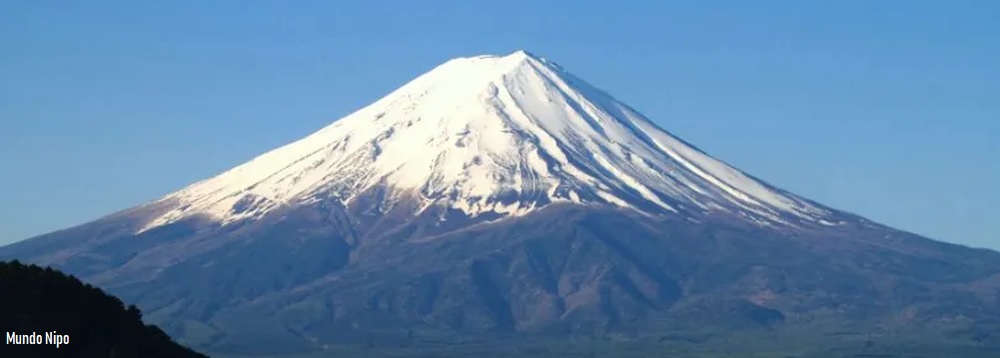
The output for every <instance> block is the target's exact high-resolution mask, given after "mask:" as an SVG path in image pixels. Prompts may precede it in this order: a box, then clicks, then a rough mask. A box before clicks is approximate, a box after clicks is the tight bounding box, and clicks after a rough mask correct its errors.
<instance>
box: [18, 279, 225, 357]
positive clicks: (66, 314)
mask: <svg viewBox="0 0 1000 358" xmlns="http://www.w3.org/2000/svg"><path fill="white" fill-rule="evenodd" d="M0 331H3V332H4V334H8V332H12V334H28V335H31V334H33V333H34V334H38V335H44V334H45V332H52V331H56V332H57V334H58V335H63V336H68V341H69V342H68V344H63V345H61V346H59V347H58V348H57V347H56V346H55V345H49V344H44V341H43V344H11V343H9V342H4V344H2V346H0V356H2V357H4V358H21V357H25V358H27V357H31V358H47V357H86V358H104V357H108V358H131V357H136V358H138V357H142V358H157V357H163V358H167V357H170V358H196V357H201V358H204V357H206V356H204V355H202V354H198V353H196V352H194V351H192V350H190V349H187V348H185V347H182V346H180V345H178V344H176V343H174V342H173V341H172V340H171V339H170V337H169V336H167V334H165V333H164V332H163V331H161V330H160V329H159V328H157V327H156V326H153V325H146V324H144V323H143V322H142V315H141V313H140V312H139V309H137V308H136V307H135V306H128V307H125V305H124V304H123V303H122V302H121V301H120V300H118V299H117V298H115V297H113V296H109V295H107V294H105V293H104V292H103V291H101V290H100V289H98V288H96V287H93V286H90V285H86V284H84V283H82V282H80V280H78V279H77V278H75V277H73V276H69V275H66V274H63V273H62V272H59V271H57V270H53V269H52V268H42V267H39V266H35V265H24V264H22V263H20V262H18V261H12V262H0ZM43 337H44V336H43ZM5 338H6V337H5Z"/></svg>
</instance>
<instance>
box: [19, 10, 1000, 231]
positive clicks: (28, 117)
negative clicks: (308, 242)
mask: <svg viewBox="0 0 1000 358" xmlns="http://www.w3.org/2000/svg"><path fill="white" fill-rule="evenodd" d="M998 18H1000V1H991V0H982V1H936V0H935V1H864V0H855V1H840V0H838V1H833V0H827V1H792V0H787V1H728V2H713V1H697V2H693V1H685V2H674V1H670V2H667V1H625V0H617V1H522V0H507V1H488V2H486V1H409V0H406V1H404V0H399V1H200V0H199V1H194V0H189V1H156V2H152V1H132V0H129V1H55V2H53V1H3V2H0V168H2V170H3V171H2V173H0V243H7V242H12V241H15V240H19V239H23V238H26V237H29V236H33V235H36V234H40V233H43V232H47V231H50V230H55V229H59V228H63V227H67V226H71V225H75V224H79V223H83V222H86V221H88V220H91V219H94V218H97V217H99V216H102V215H104V214H108V213H110V212H113V211H116V210H118V209H123V208H126V207H130V206H133V205H137V204H140V203H143V202H146V201H149V200H152V199H155V198H157V197H159V196H161V195H164V194H167V193H169V192H171V191H174V190H176V189H179V188H181V187H183V186H185V185H186V184H189V183H192V182H194V181H196V180H199V179H203V178H206V177H209V176H211V175H213V174H216V173H217V172H219V171H222V170H224V169H226V168H229V167H231V166H234V165H236V164H238V163H240V162H242V161H244V160H247V159H250V158H252V157H253V156H255V155H257V154H259V153H262V152H264V151H266V150H268V149H271V148H273V147H276V146H278V145H281V144H284V143H286V142H289V141H291V140H294V139H297V138H299V137H301V136H304V135H306V134H308V133H310V132H312V131H313V130H316V129H318V128H320V127H322V126H324V125H326V124H327V123H329V122H331V121H333V120H335V119H337V118H339V117H341V116H343V115H345V114H347V113H349V112H351V111H353V110H355V109H357V108H359V107H361V106H363V105H365V104H367V103H369V102H371V101H373V100H375V99H377V98H379V97H380V96H382V95H384V94H386V93H387V92H389V91H390V90H392V89H394V88H396V87H397V86H399V85H401V84H403V83H404V82H406V81H408V80H409V79H411V78H412V77H414V76H416V75H418V74H420V73H422V72H425V71H427V70H429V69H430V68H432V67H434V66H435V65H436V64H438V63H440V62H443V61H445V60H446V59H449V58H452V57H457V56H467V55H476V54H484V53H508V52H511V51H513V50H516V49H527V50H529V51H532V52H534V53H536V54H538V55H540V56H543V57H547V58H550V59H553V60H555V61H557V62H559V63H560V64H562V65H563V66H565V67H567V68H568V69H569V70H570V71H572V72H574V73H576V74H577V75H579V76H580V77H583V78H585V79H587V80H588V81H589V82H591V83H592V84H594V85H596V86H598V87H601V88H603V89H605V90H607V91H608V92H610V93H611V94H613V95H615V96H616V97H618V98H619V99H621V100H623V101H624V102H626V103H629V104H631V105H632V106H633V107H635V108H637V109H638V110H639V111H641V112H643V113H645V114H646V115H647V116H649V117H650V118H652V119H653V120H654V121H656V122H657V123H659V124H660V125H661V126H663V127H664V128H666V129H667V130H669V131H672V132H673V133H675V134H677V135H679V136H681V137H682V138H684V139H686V140H688V141H690V142H693V143H694V144H696V145H698V146H699V147H700V148H702V149H704V150H706V151H708V152H709V153H711V154H713V155H715V156H716V157H719V158H721V159H723V160H725V161H727V162H729V163H731V164H733V165H735V166H737V167H740V168H742V169H744V170H745V171H747V172H749V173H751V174H753V175H755V176H758V177H760V178H764V179H765V180H767V181H769V182H771V183H772V184H775V185H777V186H780V187H783V188H786V189H788V190H791V191H793V192H796V193H799V194H801V195H804V196H807V197H809V198H812V199H814V200H817V201H820V202H822V203H825V204H828V205H831V206H833V207H836V208H840V209H845V210H848V211H852V212H855V213H859V214H862V215H865V216H868V217H870V218H872V219H874V220H877V221H880V222H883V223H886V224H889V225H892V226H895V227H898V228H902V229H905V230H909V231H913V232H916V233H920V234H924V235H926V236H929V237H932V238H936V239H940V240H944V241H950V242H957V243H962V244H967V245H971V246H977V247H991V248H996V249H1000V209H998V206H1000V21H997V19H998Z"/></svg>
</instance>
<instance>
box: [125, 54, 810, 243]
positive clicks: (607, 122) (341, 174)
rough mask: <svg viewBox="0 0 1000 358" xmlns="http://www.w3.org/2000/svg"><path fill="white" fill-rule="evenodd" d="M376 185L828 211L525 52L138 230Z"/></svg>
mask: <svg viewBox="0 0 1000 358" xmlns="http://www.w3.org/2000/svg"><path fill="white" fill-rule="evenodd" d="M373 189H384V190H385V192H386V193H387V194H386V195H384V196H383V199H382V200H384V201H385V202H386V205H389V206H391V205H392V204H393V203H395V202H396V201H399V200H416V201H419V205H418V206H419V207H421V208H427V207H429V206H431V205H442V206H446V207H449V208H453V209H457V210H461V211H463V212H465V213H466V214H467V215H469V216H478V215H480V214H482V213H486V212H490V213H494V214H497V215H500V216H507V215H519V214H523V213H526V212H529V211H531V210H534V209H537V208H540V207H542V206H544V205H547V204H549V203H552V202H574V203H580V204H586V205H614V206H618V207H623V208H629V209H632V210H636V211H639V212H642V213H645V214H649V215H685V214H704V213H711V212H725V213H729V214H735V215H739V216H742V217H745V218H747V219H749V220H754V221H757V222H760V223H766V224H791V223H792V222H793V221H810V222H820V221H821V218H823V217H825V216H827V215H828V214H829V211H828V210H827V209H824V208H821V207H819V206H818V205H816V204H813V203H811V202H809V201H807V200H804V199H801V198H799V197H797V196H794V195H792V194H789V193H786V192H784V191H781V190H778V189H775V188H772V187H770V186H768V185H767V184H765V183H762V182H760V181H758V180H756V179H754V178H751V177H749V176H747V175H745V174H743V173H741V172H740V171H738V170H736V169H734V168H732V167H730V166H728V165H726V164H725V163H722V162H721V161H718V160H716V159H714V158H712V157H710V156H708V155H706V154H704V153H702V152H701V151H699V150H698V149H696V148H694V147H692V146H690V145H688V144H686V143H684V142H683V141H681V140H679V139H677V138H675V137H674V136H672V135H671V134H669V133H667V132H665V131H663V130H661V129H659V128H658V127H657V126H656V125H654V124H653V123H652V122H651V121H649V120H647V119H646V118H645V117H643V116H642V115H641V114H639V113H637V112H636V111H634V110H632V109H631V108H629V107H628V106H626V105H624V104H622V103H620V102H618V101H617V100H615V99H614V98H612V97H611V96H609V95H607V94H605V93H604V92H602V91H600V90H597V89H596V88H594V87H593V86H590V85H589V84H587V83H586V82H584V81H582V80H580V79H579V78H577V77H575V76H573V75H572V74H570V73H569V72H567V71H565V70H564V69H562V68H561V67H560V66H558V65H556V64H555V63H552V62H550V61H548V60H545V59H543V58H540V57H538V56H535V55H533V54H531V53H529V52H526V51H517V52H514V53H512V54H509V55H506V56H489V55H487V56H476V57H467V58H458V59H454V60H450V61H448V62H446V63H444V64H442V65H440V66H438V67H436V68H434V69H433V70H431V71H429V72H427V73H425V74H423V75H421V76H419V77H417V78H416V79H414V80H412V81H410V82H409V83H407V84H405V85H404V86H402V87H400V88H399V89H398V90H396V91H394V92H392V93H390V94H389V95H387V96H385V97H383V98H382V99H379V100H378V101H376V102H375V103H373V104H371V105H369V106H367V107H364V108H362V109H360V110H358V111H356V112H354V113H352V114H350V115H348V116H346V117H344V118H342V119H340V120H337V121H335V122H334V123H333V124H331V125H329V126H327V127H325V128H322V129H320V130H319V131H317V132H315V133H313V134H311V135H309V136H307V137H305V138H303V139H301V140H298V141H295V142H293V143H290V144H288V145H285V146H283V147H280V148H278V149H275V150H272V151H270V152H268V153H265V154H263V155H261V156H259V157H257V158H254V159H253V160H250V161H249V162H246V163H244V164H242V165H240V166H237V167H236V168H233V169H232V170H229V171H226V172H224V173H222V174H219V175H218V176H215V177H213V178H210V179H208V180H204V181H201V182H198V183H195V184H193V185H191V186H189V187H187V188H184V189H182V190H180V191H178V192H176V193H173V194H171V195H168V196H167V197H165V198H163V199H162V200H161V202H165V201H170V202H171V207H172V209H170V210H167V211H165V212H164V213H162V215H160V216H158V217H156V218H155V219H154V220H152V221H151V222H150V223H149V224H148V225H147V226H146V228H145V229H144V230H146V229H149V228H152V227H156V226H160V225H163V224H166V223H170V222H174V221H177V220H179V219H182V218H185V217H189V216H192V215H203V216H206V217H209V218H212V219H214V220H218V221H220V222H222V223H229V222H233V221H237V220H241V219H246V218H255V217H259V216H262V215H265V214H266V213H268V212H270V211H272V210H274V209H276V208H279V207H281V206H288V205H300V204H306V203H311V202H315V201H320V200H339V201H341V202H343V203H344V204H347V205H350V203H351V202H352V200H354V199H355V198H357V197H358V196H359V195H361V194H362V193H365V192H368V191H369V190H373Z"/></svg>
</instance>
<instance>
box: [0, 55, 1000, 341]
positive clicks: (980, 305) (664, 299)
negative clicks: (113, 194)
mask: <svg viewBox="0 0 1000 358" xmlns="http://www.w3.org/2000/svg"><path fill="white" fill-rule="evenodd" d="M4 257H9V258H18V259H21V260H28V261H31V262H37V263H41V264H47V265H53V266H55V267H58V268H60V269H62V270H66V271H68V272H70V273H73V274H75V275H78V276H80V277H82V278H84V279H85V280H86V281H88V282H92V283H94V284H96V285H99V286H100V287H103V288H105V289H107V290H109V291H110V292H112V293H115V294H116V295H119V296H120V297H123V298H124V299H126V300H127V301H129V302H135V303H136V304H137V305H138V306H139V307H141V308H142V309H143V311H145V312H148V317H149V319H151V320H152V321H154V322H157V323H159V324H161V325H162V326H163V327H164V329H165V330H166V331H167V332H168V333H170V334H171V335H173V336H175V337H178V338H179V339H180V341H181V342H183V343H185V344H189V345H192V346H194V347H196V348H199V349H202V350H203V351H208V352H220V353H225V354H271V355H285V354H296V353H301V352H320V353H329V354H334V353H337V354H340V356H352V355H358V356H377V355H378V354H401V355H407V354H413V353H415V352H420V353H421V354H427V355H431V356H447V355H448V354H454V355H457V356H532V355H534V356H549V355H558V356H566V355H570V354H574V353H580V354H590V353H594V352H605V354H608V355H612V356H616V357H617V356H627V355H628V354H631V353H629V352H634V353H635V354H637V356H645V355H646V354H649V353H651V352H673V353H675V354H692V355H693V354H696V353H698V352H703V353H718V354H723V355H724V354H739V355H741V356H745V354H748V352H760V353H762V354H763V353H775V354H778V356H780V357H786V356H797V355H802V356H808V354H812V353H816V354H826V355H824V356H842V355H848V356H850V354H869V355H877V354H883V353H885V352H890V353H894V354H895V353H899V352H904V351H913V352H919V353H921V354H925V355H927V356H942V357H946V356H952V355H954V354H960V355H962V356H967V357H973V356H975V355H976V354H983V356H995V355H996V354H998V351H996V350H995V349H997V348H998V347H1000V337H998V336H997V335H996V333H995V332H1000V319H997V318H996V317H1000V253H997V252H994V251H989V250H980V249H972V248H967V247H963V246H959V245H952V244H946V243H942V242H937V241H933V240H930V239H926V238H923V237H919V236H917V235H914V234H910V233H907V232H903V231H899V230H895V229H892V228H889V227H886V226H884V225H880V224H877V223H874V222H872V221H869V220H866V219H864V218H861V217H859V216H857V215H853V214H850V213H847V212H843V211H840V210H836V209H833V208H829V207H826V206H823V205H821V204H819V203H816V202H813V201H810V200H808V199H805V198H803V197H800V196H797V195H795V194H792V193H789V192H787V191H784V190H781V189H779V188H776V187H774V186H771V185H769V184H767V183H765V182H763V181H762V180H759V179H757V178H754V177H752V176H750V175H748V174H745V173H743V172H741V171H740V170H738V169H736V168H733V167H732V166H729V165H727V164H725V163H724V162H722V161H720V160H718V159H715V158H713V157H711V156H709V155H708V154H706V153H705V152H703V151H701V150H699V149H697V148H695V147H694V146H692V145H690V144H688V143H686V142H684V141H682V140H681V139H679V138H677V137H676V136H674V135H672V134H670V133H668V132H666V131H664V130H662V129H660V128H659V127H657V126H656V125H655V124H653V122H651V121H650V120H648V119H647V118H645V117H644V116H642V115H641V114H639V113H638V112H637V111H635V110H633V109H632V108H630V107H628V106H626V105H625V104H623V103H621V102H619V101H617V100H615V99H614V98H613V97H611V96H610V95H608V94H606V93H604V92H602V91H600V90H598V89H596V88H595V87H593V86H591V85H589V84H587V83H586V82H584V81H583V80H581V79H579V78H577V77H575V76H574V75H572V74H570V73H569V72H567V71H566V70H565V69H563V68H562V67H561V66H559V65H558V64H556V63H554V62H552V61H548V60H546V59H543V58H540V57H538V56H535V55H533V54H530V53H527V52H523V51H519V52H515V53H512V54H509V55H506V56H478V57H470V58H459V59H455V60H451V61H448V62H446V63H444V64H442V65H440V66H438V67H436V68H434V69H433V70H431V71H430V72H428V73H426V74H424V75H422V76H420V77H418V78H416V79H414V80H412V81H411V82H409V83H407V84H406V85H404V86H403V87H401V88H399V89H398V90H396V91H394V92H392V93H390V94H389V95H387V96H385V97H384V98H382V99H380V100H378V101H376V102H375V103H373V104H371V105H369V106H367V107H364V108H362V109H360V110H358V111H356V112H354V113H352V114H350V115H348V116H347V117H344V118H342V119H340V120H337V121H335V122H334V123H333V124H331V125H329V126H327V127H325V128H322V129H320V130H319V131H317V132H315V133H313V134H311V135H309V136H307V137H305V138H303V139H301V140H298V141H296V142H293V143H290V144H288V145H285V146H283V147H280V148H277V149H275V150H273V151H270V152H268V153H265V154H263V155H261V156H259V157H257V158H254V159H252V160H250V161H248V162H246V163H244V164H242V165H239V166H237V167H235V168H233V169H232V170H229V171H226V172H223V173H221V174H219V175H217V176H215V177H213V178H210V179H207V180H204V181H201V182H198V183H195V184H192V185H190V186H188V187H186V188H184V189H182V190H180V191H178V192H176V193H173V194H170V195H167V196H166V197H164V198H162V199H160V200H157V201H155V202H152V203H148V204H146V205H142V206H139V207H135V208H131V209H128V210H124V211H121V212H118V213H115V214H112V215H109V216H107V217H104V218H102V219H99V220H96V221H94V222H91V223H88V224H84V225H81V226H77V227H74V228H70V229H66V230H62V231H58V232H54V233H50V234H46V235H42V236H39V237H36V238H32V239H28V240H25V241H22V242H19V243H15V244H13V245H10V246H7V247H4V248H0V258H4ZM605 350H606V351H605ZM727 352H728V353H727ZM831 354H833V355H831ZM585 356H586V355H585Z"/></svg>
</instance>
